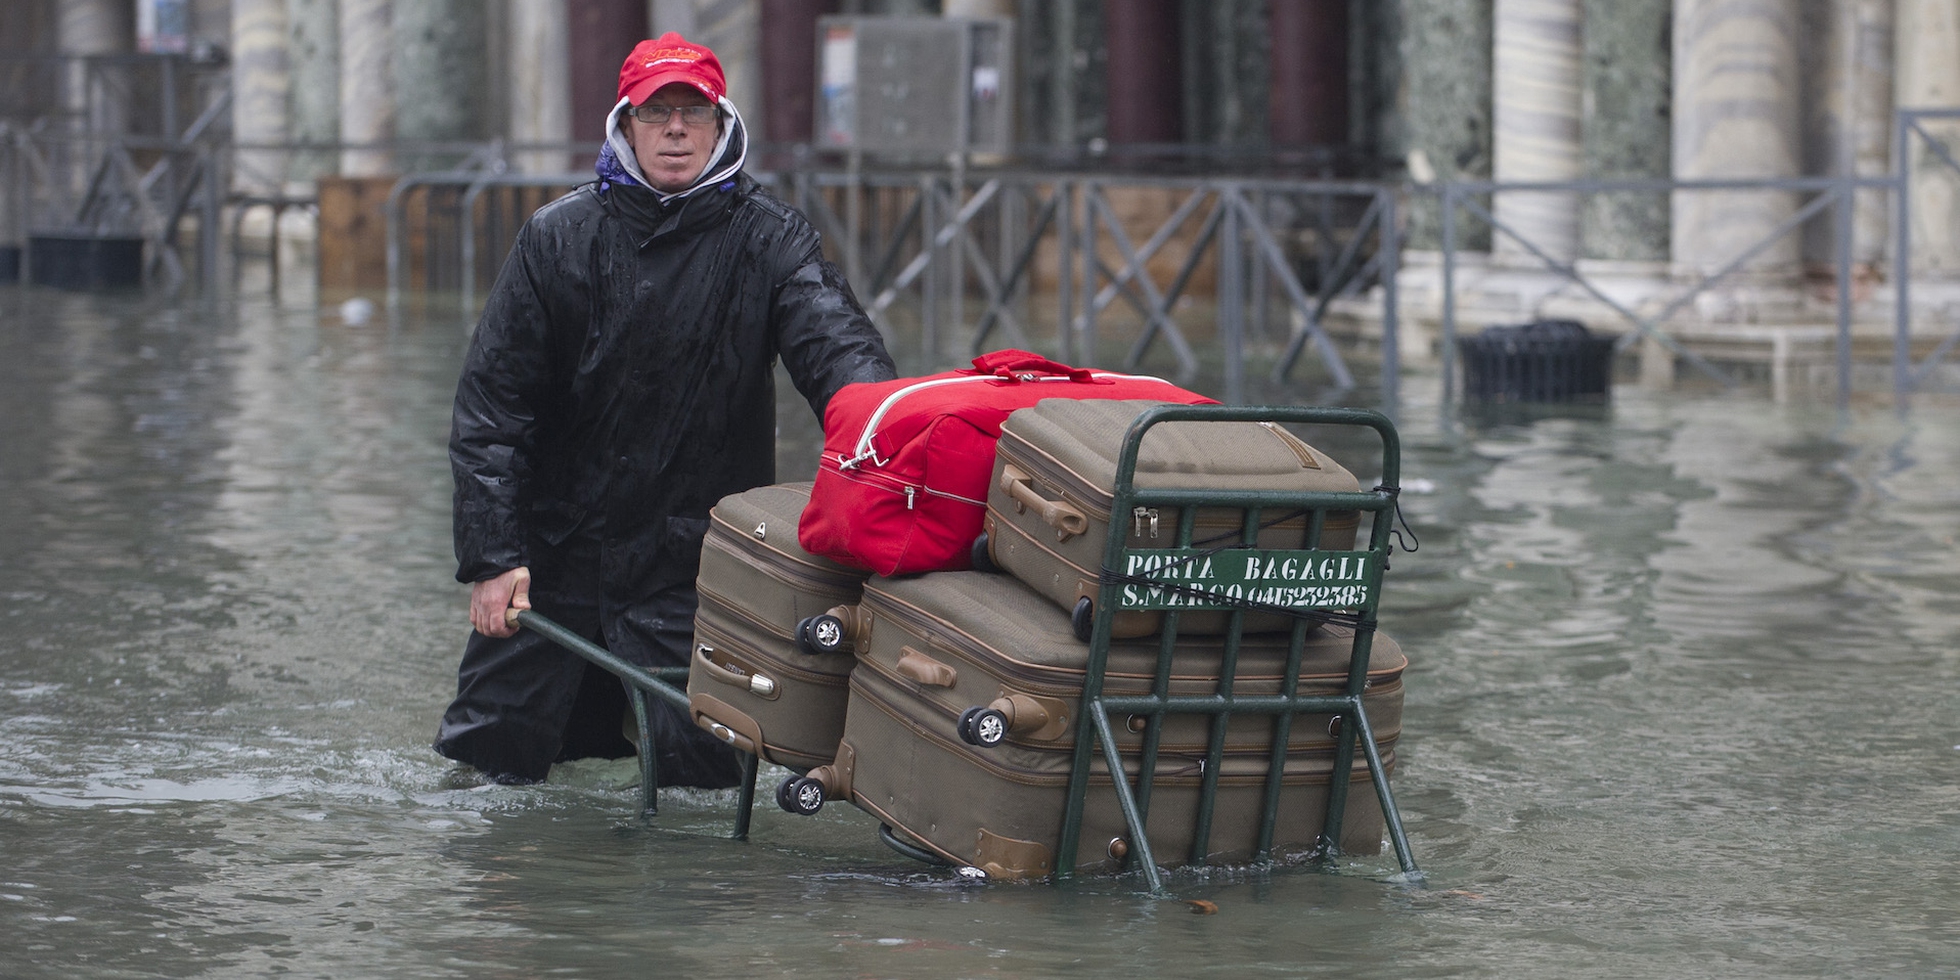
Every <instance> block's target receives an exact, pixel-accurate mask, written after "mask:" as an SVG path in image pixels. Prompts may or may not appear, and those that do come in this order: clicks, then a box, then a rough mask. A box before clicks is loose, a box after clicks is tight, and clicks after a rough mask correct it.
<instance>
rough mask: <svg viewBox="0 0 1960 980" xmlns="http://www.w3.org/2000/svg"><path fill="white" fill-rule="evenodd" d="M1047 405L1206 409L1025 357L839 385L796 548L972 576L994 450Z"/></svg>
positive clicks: (1125, 381) (1160, 389)
mask: <svg viewBox="0 0 1960 980" xmlns="http://www.w3.org/2000/svg"><path fill="white" fill-rule="evenodd" d="M1044 398H1131V399H1154V400H1156V401H1165V402H1178V403H1180V404H1212V403H1213V400H1212V399H1210V398H1206V397H1205V396H1203V395H1200V394H1197V393H1195V392H1191V391H1186V390H1184V389H1183V388H1179V387H1178V386H1176V385H1174V384H1171V383H1170V382H1168V381H1165V380H1163V379H1162V378H1152V377H1146V376H1143V375H1134V374H1111V373H1106V372H1102V371H1090V370H1088V369H1087V368H1077V367H1070V366H1068V365H1066V364H1060V363H1057V362H1055V361H1051V360H1048V359H1047V358H1044V357H1042V356H1041V355H1039V354H1031V353H1029V352H1027V351H1024V350H1000V351H994V352H993V353H990V354H982V355H980V356H979V357H976V358H974V359H973V367H972V368H970V369H964V370H959V371H947V372H944V373H942V374H932V375H927V376H925V377H923V378H899V379H897V380H894V381H880V382H876V383H872V384H853V385H845V386H844V388H843V389H842V390H840V391H838V392H837V394H836V395H834V396H832V398H831V399H830V404H829V406H828V407H826V408H825V409H824V417H823V432H824V445H823V460H822V462H821V463H820V465H819V466H818V468H817V485H816V487H815V489H813V490H812V491H811V493H810V503H809V506H807V507H805V508H804V510H803V519H802V521H801V522H800V523H799V524H798V526H797V540H798V541H799V542H801V543H802V545H803V550H805V551H808V552H810V553H811V554H815V555H822V556H824V557H826V558H830V559H833V560H835V561H839V562H843V563H844V564H847V565H853V566H856V567H858V568H864V569H869V570H871V571H873V572H877V573H879V574H881V575H897V574H900V573H904V572H937V571H947V570H951V569H962V568H971V567H972V564H973V559H972V556H971V551H972V546H973V541H974V539H975V538H977V537H979V536H980V528H981V523H982V520H983V519H984V517H985V516H986V512H987V481H988V480H989V479H990V478H991V477H992V475H993V468H994V443H995V442H996V441H998V440H999V439H1000V425H1001V423H1002V422H1004V421H1006V420H1007V415H1008V413H1009V412H1012V411H1014V410H1015V409H1017V408H1027V407H1029V406H1031V405H1033V404H1034V403H1035V402H1038V401H1040V400H1042V399H1044Z"/></svg>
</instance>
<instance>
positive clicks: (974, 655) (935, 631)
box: [864, 590, 1406, 700]
mask: <svg viewBox="0 0 1960 980" xmlns="http://www.w3.org/2000/svg"><path fill="white" fill-rule="evenodd" d="M864 602H865V604H869V605H872V606H874V607H875V609H874V610H873V611H874V612H879V613H884V614H888V615H893V616H894V617H895V618H896V619H897V621H898V622H899V623H901V624H902V625H903V628H904V629H906V630H907V631H908V632H911V633H913V634H915V635H918V636H928V637H931V638H932V639H934V640H936V641H937V642H936V643H935V644H934V645H935V646H939V647H941V648H942V649H945V650H947V651H948V652H949V653H953V654H955V655H957V656H959V657H960V659H962V660H965V661H967V662H968V663H972V664H975V665H976V666H979V667H980V668H981V669H982V670H983V671H987V672H989V673H993V674H995V675H996V676H999V677H1002V678H1005V679H1008V680H1012V681H1014V682H1015V683H1016V685H1017V686H1018V687H1019V689H1020V690H1022V691H1024V692H1026V693H1028V694H1038V695H1043V696H1047V697H1057V698H1060V699H1062V700H1069V699H1071V698H1073V699H1076V700H1080V699H1081V697H1082V681H1081V679H1080V678H1081V677H1082V676H1083V674H1084V669H1083V668H1082V667H1063V666H1057V665H1042V664H1029V663H1026V662H1024V661H1020V660H1016V659H1014V658H1013V657H1012V656H1010V655H1009V654H1008V652H1007V651H1004V650H996V649H993V648H991V647H987V646H985V645H983V644H980V643H979V642H978V641H976V640H974V639H973V638H972V637H970V636H969V635H968V634H966V633H965V631H963V630H961V629H959V628H958V627H956V626H955V625H954V624H953V623H952V622H950V621H949V620H946V619H943V618H941V617H939V616H936V615H933V614H932V613H929V612H927V611H925V610H923V609H921V608H919V607H918V606H915V605H913V604H911V603H909V602H906V601H904V600H902V599H900V598H899V597H897V596H894V595H891V594H889V593H883V592H880V593H873V592H871V591H869V590H867V591H866V592H865V596H864ZM1322 629H1323V630H1326V631H1328V632H1327V635H1328V636H1330V637H1336V638H1339V639H1348V638H1349V637H1351V636H1352V633H1351V632H1345V631H1344V630H1343V629H1342V628H1341V627H1335V626H1332V625H1328V626H1324V627H1322ZM1275 635H1279V634H1275ZM1071 642H1073V641H1072V640H1071ZM1404 669H1406V664H1405V665H1404V666H1402V667H1393V668H1384V667H1379V666H1377V665H1375V664H1373V663H1371V664H1369V670H1368V681H1367V685H1366V686H1368V687H1374V686H1377V685H1381V684H1386V683H1388V681H1389V680H1391V679H1393V678H1396V677H1400V676H1401V674H1402V672H1403V670H1404ZM1346 676H1347V674H1346V670H1345V664H1343V668H1342V669H1341V670H1339V671H1328V672H1325V673H1311V674H1310V673H1302V674H1301V675H1300V682H1301V685H1302V689H1303V692H1304V691H1306V690H1311V688H1312V687H1313V686H1315V685H1312V684H1311V683H1310V682H1312V681H1323V682H1328V683H1333V684H1338V683H1339V682H1340V681H1341V680H1343V679H1345V678H1346ZM1104 677H1105V678H1106V679H1108V678H1121V679H1122V680H1124V681H1127V682H1129V683H1131V684H1134V685H1137V687H1136V690H1138V691H1139V692H1140V691H1143V690H1147V689H1148V687H1149V685H1150V684H1151V682H1152V681H1153V679H1154V675H1152V674H1145V673H1134V674H1126V673H1118V672H1114V671H1111V672H1107V673H1105V674H1104ZM1173 677H1174V678H1175V679H1176V681H1177V682H1178V683H1196V684H1205V683H1215V682H1216V678H1211V677H1193V676H1191V675H1188V674H1175V675H1173ZM1279 680H1280V677H1279V676H1278V675H1276V674H1269V675H1252V674H1240V675H1239V676H1238V678H1237V680H1236V681H1235V685H1261V686H1262V687H1261V688H1260V689H1261V690H1263V686H1277V684H1278V682H1279ZM1105 683H1107V680H1106V681H1105ZM1106 689H1107V688H1106ZM1112 693H1113V692H1112ZM1241 693H1245V692H1244V691H1241Z"/></svg>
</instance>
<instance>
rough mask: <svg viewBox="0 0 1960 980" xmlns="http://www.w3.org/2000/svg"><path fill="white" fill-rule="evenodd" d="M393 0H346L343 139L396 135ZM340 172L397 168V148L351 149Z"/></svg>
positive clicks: (367, 173)
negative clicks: (395, 154) (395, 156)
mask: <svg viewBox="0 0 1960 980" xmlns="http://www.w3.org/2000/svg"><path fill="white" fill-rule="evenodd" d="M393 8H394V2H393V0H341V3H340V25H339V26H340V139H341V141H342V142H345V143H390V142H392V141H393V140H394V138H395V71H394V64H393V62H394V50H395V45H394V39H393V37H392V32H393V30H394V9H393ZM340 172H341V175H342V176H346V177H380V176H385V175H388V174H392V173H394V172H395V160H394V153H393V150H392V149H380V148H377V149H362V150H345V151H342V153H341V155H340Z"/></svg>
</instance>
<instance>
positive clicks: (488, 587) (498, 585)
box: [470, 566, 531, 637]
mask: <svg viewBox="0 0 1960 980" xmlns="http://www.w3.org/2000/svg"><path fill="white" fill-rule="evenodd" d="M529 608H531V570H530V569H529V568H525V567H523V566H519V567H517V568H513V569H511V570H510V571H508V572H505V573H503V574H502V575H499V576H497V577H496V578H487V579H484V580H483V581H481V582H478V583H476V584H475V585H472V586H470V625H471V626H474V627H476V631H477V632H478V633H482V634H483V635H484V636H496V637H504V636H511V635H513V634H515V633H516V632H517V611H518V610H519V609H529Z"/></svg>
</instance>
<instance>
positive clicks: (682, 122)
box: [626, 82, 721, 194]
mask: <svg viewBox="0 0 1960 980" xmlns="http://www.w3.org/2000/svg"><path fill="white" fill-rule="evenodd" d="M641 105H654V106H667V107H669V108H673V109H680V108H683V107H686V106H712V105H714V103H713V102H710V101H708V97H707V96H705V95H702V94H701V90H700V89H697V88H695V87H694V86H692V85H687V84H683V83H681V82H674V83H672V84H669V85H663V86H661V87H660V88H659V89H657V90H655V91H654V93H653V94H652V95H650V96H647V100H646V101H645V102H643V103H641ZM635 108H638V107H637V106H636V107H635ZM626 126H627V135H628V137H629V138H630V139H631V140H632V143H633V155H634V156H635V157H637V158H638V159H639V161H640V172H641V173H644V174H646V177H647V183H649V184H652V185H653V189H654V190H657V191H660V192H661V193H663V194H672V193H674V192H675V191H681V190H686V189H687V186H688V185H689V184H692V183H694V179H695V178H696V177H699V176H701V171H702V170H704V169H706V168H707V166H708V155H709V154H711V153H713V152H714V151H715V141H716V140H717V139H719V138H720V135H721V125H720V121H719V120H714V121H710V122H708V123H707V124H706V125H694V124H691V123H689V122H688V121H687V120H686V119H685V118H683V115H682V113H680V112H675V113H673V114H672V115H669V116H668V117H667V121H666V122H664V123H644V122H641V121H640V120H639V119H638V118H636V117H634V116H633V115H631V114H630V113H629V114H628V116H627V122H626Z"/></svg>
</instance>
